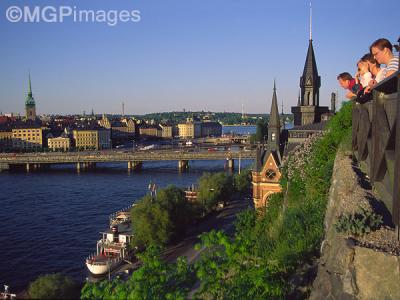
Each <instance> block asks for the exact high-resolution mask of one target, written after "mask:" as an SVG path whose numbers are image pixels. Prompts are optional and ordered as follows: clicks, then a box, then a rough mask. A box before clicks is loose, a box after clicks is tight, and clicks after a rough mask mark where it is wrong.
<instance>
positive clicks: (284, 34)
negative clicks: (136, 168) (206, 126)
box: [0, 0, 398, 115]
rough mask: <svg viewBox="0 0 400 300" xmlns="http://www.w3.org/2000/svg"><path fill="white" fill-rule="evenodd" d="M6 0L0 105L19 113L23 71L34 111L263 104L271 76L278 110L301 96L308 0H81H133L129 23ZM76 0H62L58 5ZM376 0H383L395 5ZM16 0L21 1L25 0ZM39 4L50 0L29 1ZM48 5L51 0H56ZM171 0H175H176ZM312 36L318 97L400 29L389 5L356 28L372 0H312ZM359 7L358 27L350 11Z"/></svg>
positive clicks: (325, 96) (123, 5)
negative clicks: (53, 13) (11, 10)
mask: <svg viewBox="0 0 400 300" xmlns="http://www.w3.org/2000/svg"><path fill="white" fill-rule="evenodd" d="M12 4H13V2H11V1H3V2H2V3H1V4H0V9H1V11H2V15H3V16H2V18H1V20H0V25H1V29H0V34H1V39H2V41H4V43H3V47H2V48H1V49H0V55H1V56H2V57H6V58H7V59H6V60H5V61H4V62H3V66H2V68H1V70H0V90H1V94H0V98H1V103H0V111H2V112H3V113H9V112H14V113H21V114H23V111H24V99H25V97H26V95H27V93H28V72H29V71H30V72H31V76H32V90H33V96H34V98H35V101H36V106H37V113H38V114H75V113H82V112H83V111H86V113H90V112H91V110H92V109H93V110H94V112H95V113H96V114H102V113H111V114H112V113H114V114H120V113H121V112H122V102H124V104H125V113H126V114H134V115H142V114H146V113H152V112H162V111H182V110H184V109H185V110H186V111H202V110H204V111H221V112H222V111H227V112H228V111H229V112H242V105H243V106H244V112H245V113H268V111H269V107H270V104H271V99H272V90H273V80H274V78H276V82H277V94H278V100H279V103H281V102H282V101H283V102H284V105H285V107H284V111H285V113H289V112H290V107H291V106H294V105H296V104H297V97H298V91H299V78H300V76H301V73H302V70H303V67H304V62H305V58H306V53H307V46H308V40H309V3H308V2H307V1H304V2H299V1H284V2H282V3H279V4H278V3H265V2H264V1H253V2H252V3H250V4H249V3H242V2H235V3H233V2H231V1H220V2H218V3H214V2H212V1H203V2H201V3H198V2H195V1H178V0H175V1H170V2H169V3H168V4H166V3H155V2H153V3H149V2H145V1H135V2H133V3H132V2H128V1H121V2H118V3H112V4H111V3H106V2H105V1H97V2H96V3H91V4H90V5H88V4H86V5H82V4H79V7H83V8H86V9H89V8H91V9H138V10H140V12H141V20H140V21H139V22H136V23H129V24H117V25H116V26H107V25H105V24H96V23H94V24H81V23H80V24H74V23H71V22H65V23H58V24H50V23H11V22H8V21H7V20H6V19H5V17H4V12H5V11H6V9H7V7H9V6H10V5H12ZM61 4H64V5H77V6H78V4H77V3H74V2H73V1H63V2H62V3H60V4H59V3H57V5H61ZM395 4H396V3H395V2H394V1H384V2H383V3H380V7H383V8H386V7H394V6H395ZM18 5H20V6H23V5H28V6H29V4H28V2H27V1H21V2H20V3H18ZM36 5H42V6H43V5H49V3H48V2H46V1H37V4H36ZM53 5H54V4H53ZM174 5H175V6H174ZM312 6H313V29H312V31H313V36H312V38H313V45H314V50H315V55H316V60H317V65H318V71H319V73H320V76H321V81H322V86H321V95H320V99H321V100H320V104H321V105H325V106H329V105H330V94H331V93H332V92H336V91H339V95H340V97H339V99H338V100H339V102H341V101H343V100H344V99H343V95H344V93H343V92H342V91H341V90H340V87H339V86H338V85H337V82H336V75H337V74H338V73H340V72H343V71H349V72H351V73H355V69H356V68H355V65H356V62H357V60H358V59H359V58H360V57H361V56H362V55H363V54H365V53H367V52H368V47H369V45H370V44H371V43H372V42H373V41H374V40H375V39H377V38H380V37H386V38H388V39H389V40H390V41H391V42H393V43H394V42H395V41H396V40H397V38H398V32H396V29H397V28H398V24H397V22H396V20H397V16H396V13H395V10H391V11H390V10H389V11H388V10H387V9H386V10H384V14H385V22H386V27H385V28H383V29H382V28H381V27H382V26H379V27H380V28H377V27H378V26H371V28H368V27H367V28H364V27H363V26H364V25H363V24H364V23H366V22H362V21H363V20H364V18H363V16H369V15H372V13H371V12H375V11H376V8H375V6H374V3H373V2H372V1H362V2H361V3H354V4H353V3H348V2H344V1H339V2H335V3H323V2H322V1H314V2H313V3H312ZM355 12H356V15H357V16H359V18H360V21H361V22H360V25H359V26H360V28H357V23H355V21H356V20H355V18H354V15H355Z"/></svg>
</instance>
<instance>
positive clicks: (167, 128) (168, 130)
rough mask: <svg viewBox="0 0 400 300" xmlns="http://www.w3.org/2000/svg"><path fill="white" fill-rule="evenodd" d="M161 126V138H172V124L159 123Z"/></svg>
mask: <svg viewBox="0 0 400 300" xmlns="http://www.w3.org/2000/svg"><path fill="white" fill-rule="evenodd" d="M159 126H160V128H161V136H162V138H163V139H172V138H173V137H174V136H173V134H172V132H173V125H172V124H160V125H159Z"/></svg>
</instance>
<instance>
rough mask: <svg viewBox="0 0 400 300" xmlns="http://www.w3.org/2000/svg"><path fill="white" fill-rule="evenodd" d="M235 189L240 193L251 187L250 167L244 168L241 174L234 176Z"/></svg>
mask: <svg viewBox="0 0 400 300" xmlns="http://www.w3.org/2000/svg"><path fill="white" fill-rule="evenodd" d="M233 179H234V185H235V190H236V191H238V192H239V193H242V192H246V191H247V190H249V189H250V187H251V171H250V170H249V169H245V170H243V171H242V172H241V173H240V174H235V176H234V178H233Z"/></svg>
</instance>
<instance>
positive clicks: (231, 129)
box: [222, 125, 257, 135]
mask: <svg viewBox="0 0 400 300" xmlns="http://www.w3.org/2000/svg"><path fill="white" fill-rule="evenodd" d="M256 130H257V126H256V125H249V126H243V125H240V126H222V134H232V133H234V134H247V135H249V134H255V133H256Z"/></svg>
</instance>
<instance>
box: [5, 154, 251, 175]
mask: <svg viewBox="0 0 400 300" xmlns="http://www.w3.org/2000/svg"><path fill="white" fill-rule="evenodd" d="M255 156H256V152H255V150H252V151H244V150H240V151H228V150H224V151H201V150H197V151H188V150H147V151H118V150H117V151H115V150H103V151H87V152H50V153H43V152H41V153H18V154H17V153H2V154H0V170H5V169H9V168H13V167H24V168H26V170H27V171H29V170H31V169H32V170H34V169H42V168H46V167H48V166H50V165H52V164H76V167H77V170H81V169H88V168H93V167H95V165H96V163H104V162H126V163H127V166H128V169H129V170H131V169H132V170H139V169H140V168H141V167H142V162H144V161H177V162H178V168H179V170H181V171H183V170H185V169H186V168H188V166H189V161H191V160H192V161H193V160H224V161H227V163H228V167H229V168H230V169H233V168H234V160H239V161H240V160H241V159H254V158H255Z"/></svg>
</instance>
